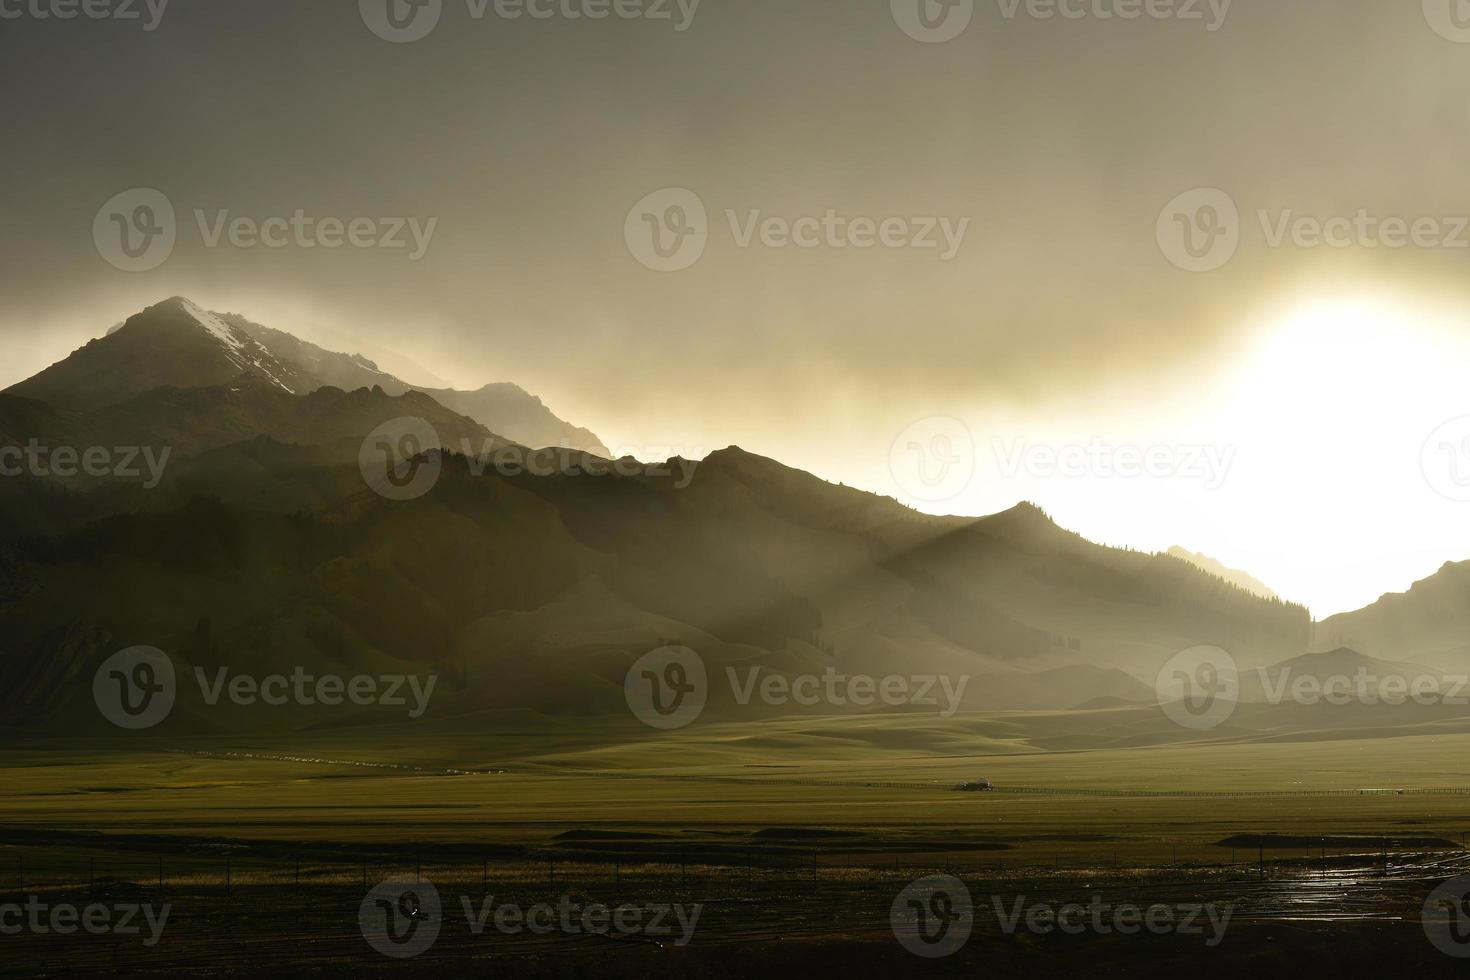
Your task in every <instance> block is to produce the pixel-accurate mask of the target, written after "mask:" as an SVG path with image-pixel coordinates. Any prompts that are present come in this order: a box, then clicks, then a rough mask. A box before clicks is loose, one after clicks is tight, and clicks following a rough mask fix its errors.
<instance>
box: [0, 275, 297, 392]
mask: <svg viewBox="0 0 1470 980" xmlns="http://www.w3.org/2000/svg"><path fill="white" fill-rule="evenodd" d="M242 373H245V374H254V375H256V376H258V377H260V378H263V379H265V380H266V381H268V382H269V383H270V384H272V385H274V386H275V387H277V388H280V389H281V390H282V391H285V392H288V393H297V392H299V393H303V394H304V393H305V392H307V391H310V390H311V389H312V388H315V387H319V386H318V385H315V384H313V383H312V380H311V378H310V377H309V376H307V375H306V374H305V373H304V372H302V371H300V370H298V369H297V368H296V367H295V366H294V365H291V364H289V363H286V362H284V361H282V360H280V359H279V358H277V357H276V356H275V355H274V354H272V353H271V352H270V351H269V350H267V349H266V348H265V346H264V345H263V344H261V343H260V342H259V341H257V340H255V339H254V338H253V337H251V336H250V335H249V334H247V333H245V332H244V331H243V330H240V329H239V328H238V327H234V326H231V325H230V324H227V323H225V322H224V321H223V320H222V319H220V318H219V317H217V316H215V315H214V314H213V313H210V312H208V311H207V310H204V309H201V308H200V307H199V306H198V305H196V304H194V303H192V302H190V301H189V300H187V299H185V298H183V297H182V296H175V297H173V298H172V299H167V300H164V301H163V302H161V303H157V304H155V305H153V306H150V307H148V308H147V309H146V310H144V311H142V312H141V313H138V314H136V315H135V316H132V317H129V318H128V320H127V321H126V322H125V323H124V324H123V325H122V327H121V329H118V330H116V331H114V332H111V333H109V334H108V335H107V336H105V337H101V338H99V339H97V340H93V341H91V342H90V343H88V344H87V345H86V346H85V347H82V348H80V349H79V350H77V351H75V352H73V353H72V354H71V355H70V356H69V357H67V358H66V359H65V360H63V361H60V362H58V363H56V364H53V365H51V367H49V368H47V369H46V370H44V371H42V372H41V373H40V374H37V375H35V376H33V377H31V378H28V379H26V380H25V381H22V382H20V383H19V384H16V385H12V386H11V387H10V388H8V389H6V391H5V394H7V395H13V396H18V397H22V398H30V399H35V400H38V401H42V402H45V403H46V404H48V405H50V406H52V407H54V408H57V409H70V410H74V411H84V412H85V411H92V410H95V409H99V408H104V407H106V406H109V405H116V404H118V403H120V402H124V401H127V400H128V399H129V398H134V397H136V396H138V395H141V394H143V393H144V392H147V391H151V390H153V389H155V388H162V387H174V388H199V387H210V386H212V385H222V384H226V383H228V382H231V381H234V380H235V379H236V378H238V377H239V376H240V375H241V374H242Z"/></svg>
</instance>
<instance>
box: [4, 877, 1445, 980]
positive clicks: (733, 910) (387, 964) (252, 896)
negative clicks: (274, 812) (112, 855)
mask: <svg viewBox="0 0 1470 980" xmlns="http://www.w3.org/2000/svg"><path fill="white" fill-rule="evenodd" d="M143 867H145V865H140V867H139V871H140V872H141V871H142V868H143ZM1463 868H1464V856H1463V853H1461V852H1453V853H1451V852H1442V853H1423V854H1418V855H1400V856H1399V858H1398V863H1396V864H1394V865H1393V866H1391V867H1389V868H1384V867H1383V866H1382V864H1381V863H1380V861H1379V859H1378V858H1377V857H1376V856H1372V855H1360V856H1358V857H1356V858H1355V857H1353V856H1347V855H1345V856H1343V857H1341V858H1339V859H1337V860H1334V861H1323V862H1318V863H1312V862H1305V861H1304V862H1301V863H1299V864H1296V865H1293V864H1290V863H1283V864H1278V865H1276V866H1274V867H1270V868H1266V869H1264V876H1263V874H1262V869H1260V868H1251V867H1248V866H1244V865H1242V866H1238V867H1214V868H1203V867H1200V868H1172V869H1149V870H1142V869H1113V868H1109V869H1106V870H1101V869H1099V870H1085V869H1070V870H1060V871H1056V870H1049V869H1031V870H1029V871H1027V870H1024V869H1016V870H1015V871H1011V872H1004V873H996V872H988V871H984V870H982V869H980V868H971V869H968V870H967V869H964V868H956V867H950V868H949V869H948V870H949V871H950V872H951V873H953V874H954V875H955V876H956V877H958V878H959V879H961V880H962V881H963V883H964V885H965V887H966V888H967V889H968V891H969V893H970V895H971V896H972V899H973V908H974V913H973V918H972V920H971V921H972V926H973V934H972V935H971V936H970V938H969V940H968V942H966V943H964V944H963V946H961V947H959V948H958V949H956V950H955V951H954V952H952V953H950V954H949V955H947V956H944V957H940V958H933V959H927V958H922V957H920V956H917V955H915V954H913V953H912V952H910V951H908V950H907V949H905V948H904V946H902V945H901V944H900V942H899V940H898V938H897V937H896V935H895V930H894V927H893V925H892V918H891V909H892V907H893V904H894V901H895V899H896V898H898V897H899V896H900V894H901V893H902V892H903V890H904V888H905V887H906V886H907V885H908V884H909V883H910V882H912V881H913V880H914V879H915V878H922V877H924V876H925V875H927V874H928V873H929V872H930V871H932V872H934V873H942V871H943V870H945V869H939V868H935V869H928V870H924V869H917V868H916V869H894V868H871V867H864V868H844V869H822V870H820V871H804V870H802V869H800V868H785V869H761V870H756V871H751V870H749V869H736V868H692V869H683V868H680V869H677V870H674V871H670V870H669V869H665V868H661V867H652V866H647V867H642V868H639V867H629V868H620V869H618V870H617V871H616V872H614V874H615V875H616V877H609V876H607V875H606V874H601V875H596V876H594V875H591V874H580V873H578V871H577V869H572V870H571V871H570V872H568V871H567V870H565V869H563V870H562V871H561V872H560V873H559V880H558V881H556V882H552V881H548V880H547V876H546V870H545V869H544V868H541V867H537V866H533V865H524V866H514V867H512V866H506V867H495V866H491V867H490V868H488V869H487V868H486V867H485V866H483V865H481V866H479V867H474V868H470V867H467V866H457V867H439V868H428V867H426V868H422V869H418V868H412V867H410V868H409V869H407V870H406V871H403V872H398V873H396V874H395V875H394V877H399V876H401V877H400V880H402V881H405V882H413V881H414V880H415V879H414V876H415V875H417V874H421V875H422V876H423V877H422V880H429V881H434V882H435V885H436V889H435V891H436V893H437V895H438V896H439V899H440V906H439V908H440V914H439V915H438V916H436V917H435V925H436V926H437V938H436V939H435V940H434V941H433V942H432V944H431V945H429V946H428V947H427V948H426V949H424V950H423V951H422V952H420V953H419V954H418V955H417V956H414V957H412V958H406V959H395V958H391V957H389V956H385V955H383V954H382V953H381V952H379V951H377V950H375V949H374V948H372V946H370V945H369V941H368V939H367V938H366V937H365V935H364V931H363V927H362V925H361V918H360V913H361V908H362V903H363V899H364V896H365V895H366V894H367V890H365V889H364V888H363V886H362V877H360V876H366V878H367V880H368V881H369V884H370V885H376V884H377V880H378V878H379V873H378V870H379V869H371V870H364V869H355V870H353V871H351V872H349V871H348V869H346V868H336V869H331V868H318V867H308V868H305V869H304V870H303V871H302V872H301V873H300V874H301V877H298V876H297V874H295V873H294V872H295V869H294V868H292V869H290V871H291V872H292V873H288V874H286V875H285V876H284V879H285V880H282V877H283V876H282V875H280V874H279V873H277V874H274V875H273V876H272V877H271V879H270V880H269V881H266V880H263V878H262V876H260V875H255V876H254V879H252V874H251V872H249V870H248V869H247V870H245V871H242V872H237V873H236V874H237V875H238V877H234V878H233V879H232V880H231V882H230V884H229V887H228V891H226V888H225V887H223V886H222V883H221V882H220V881H219V880H214V879H203V878H201V879H199V880H190V879H188V878H187V877H176V878H170V879H167V880H166V881H165V883H164V885H163V887H162V888H161V889H160V887H159V884H158V883H157V882H156V881H147V880H146V877H145V875H144V874H142V873H139V874H135V875H131V876H128V877H126V878H117V877H113V876H106V877H102V878H100V879H99V878H97V877H96V876H95V874H92V872H91V871H90V867H89V875H90V876H91V877H90V879H89V880H84V881H81V882H78V883H75V884H69V885H67V884H57V885H52V886H47V885H45V884H44V883H38V884H37V885H36V886H34V887H32V888H31V889H29V890H27V891H21V892H12V893H10V894H3V895H0V907H3V906H4V905H5V904H6V903H13V904H18V905H25V904H26V903H27V902H31V901H34V902H36V903H39V904H41V905H43V906H46V907H54V906H57V905H67V904H70V905H74V906H76V907H77V908H79V909H83V910H85V909H86V908H87V907H89V906H95V905H99V904H100V905H103V906H105V907H107V908H108V909H109V910H116V909H119V908H122V907H124V906H128V905H139V906H141V905H144V904H147V905H150V906H152V907H153V908H154V911H155V915H156V913H157V911H158V909H159V908H161V906H163V905H164V904H165V903H166V904H167V905H168V906H169V915H168V919H167V923H166V926H165V927H164V928H163V929H162V930H161V933H159V934H158V938H157V941H156V942H155V943H153V944H152V945H145V944H144V941H145V940H146V939H147V938H148V937H149V928H148V926H147V925H146V924H145V922H144V920H143V919H142V918H141V916H140V917H139V918H138V920H137V923H138V925H140V926H141V927H142V929H141V933H140V934H137V935H129V936H119V935H114V934H97V935H87V934H81V933H78V934H73V935H65V936H64V935H57V934H55V933H54V932H46V933H44V934H43V933H38V932H36V931H35V930H33V929H30V928H22V929H20V930H19V931H15V930H13V929H12V930H11V933H10V934H5V935H0V975H3V976H16V977H47V976H92V975H98V976H101V975H111V976H185V977H234V976H242V977H243V976H276V977H281V976H306V977H311V976H323V977H325V976H342V975H350V976H355V977H377V976H395V977H405V976H406V977H448V976H497V977H613V978H619V977H628V978H654V980H657V978H664V977H667V978H676V977H677V978H681V980H687V978H701V977H710V978H724V977H732V978H733V977H760V978H772V977H786V976H841V977H851V978H864V977H893V976H909V975H917V976H936V977H948V976H956V977H959V976H964V977H976V976H986V977H1034V976H1074V975H1075V976H1082V975H1086V976H1104V977H1109V976H1119V977H1124V976H1126V977H1153V976H1169V977H1172V978H1179V977H1181V976H1183V977H1190V978H1209V977H1230V978H1232V980H1239V978H1241V977H1250V978H1259V977H1278V976H1282V977H1286V976H1291V977H1297V976H1301V975H1302V974H1303V973H1304V972H1306V973H1307V974H1308V975H1314V976H1321V975H1331V974H1334V973H1337V974H1340V975H1342V976H1347V977H1355V976H1413V977H1439V976H1446V977H1448V976H1459V977H1463V976H1466V975H1467V970H1470V960H1466V959H1458V958H1455V957H1453V956H1451V955H1448V954H1447V953H1445V952H1443V951H1442V950H1441V949H1440V948H1437V947H1436V945H1435V944H1434V943H1433V942H1431V941H1430V938H1429V935H1428V933H1427V931H1426V929H1425V927H1424V925H1423V923H1422V922H1421V918H1422V916H1423V912H1424V907H1425V900H1426V899H1427V898H1428V896H1429V894H1430V893H1431V892H1432V891H1433V890H1434V889H1435V887H1436V886H1437V885H1439V884H1440V883H1441V882H1443V881H1445V880H1446V879H1450V878H1454V877H1456V876H1458V875H1459V874H1460V873H1462V871H1463ZM384 870H386V869H384ZM487 895H490V896H493V897H492V898H491V901H490V907H492V908H496V907H500V906H502V905H507V904H509V905H512V906H515V907H519V908H523V909H524V908H529V907H530V906H532V905H534V904H536V903H547V904H550V905H555V904H556V903H558V902H560V901H562V900H563V899H565V901H566V902H568V903H571V904H572V905H575V906H578V907H582V906H586V905H589V904H593V903H603V904H607V905H618V904H621V903H630V904H638V905H660V904H673V903H681V904H682V905H684V906H686V907H687V906H692V905H693V904H694V903H698V904H699V905H700V907H701V912H700V917H699V920H698V924H697V927H696V928H695V929H694V930H693V933H692V937H691V938H690V939H689V941H688V942H687V943H686V944H682V945H681V944H680V943H679V942H678V941H677V940H678V936H663V937H649V936H643V935H631V934H630V935H624V934H612V935H596V936H589V935H586V934H578V935H572V934H567V933H565V932H563V931H562V930H561V929H560V928H557V929H554V930H553V931H551V932H550V933H549V934H545V935H531V934H528V933H526V932H524V931H521V932H518V933H516V934H508V933H503V932H500V931H497V930H496V929H495V928H494V927H493V925H492V926H491V927H490V928H488V929H486V930H483V931H481V932H480V933H478V934H477V933H476V932H475V931H474V930H473V929H472V928H471V925H472V920H471V918H470V917H469V916H467V914H466V908H469V909H470V910H471V911H472V912H473V911H474V910H475V909H479V908H483V907H484V904H483V903H484V902H485V900H486V897H487ZM1093 895H1099V896H1101V900H1102V901H1106V902H1108V903H1128V904H1132V905H1136V906H1138V907H1140V908H1148V907H1151V906H1160V905H1162V906H1170V907H1178V906H1189V905H1213V906H1214V907H1216V908H1217V909H1220V908H1224V907H1225V906H1227V905H1228V906H1229V907H1230V909H1231V912H1232V914H1231V918H1230V920H1229V922H1228V926H1227V927H1226V928H1225V929H1224V930H1223V931H1221V932H1219V934H1218V935H1215V936H1212V935H1211V929H1210V927H1209V926H1208V925H1207V922H1206V920H1204V919H1203V918H1201V919H1200V931H1199V932H1191V934H1188V935H1182V934H1178V933H1176V932H1172V931H1167V932H1164V933H1162V934H1149V933H1146V932H1145V933H1140V934H1137V935H1127V936H1125V935H1119V934H1116V933H1108V934H1098V933H1097V932H1095V931H1093V930H1092V929H1086V930H1083V931H1081V932H1080V933H1079V934H1067V933H1063V932H1060V931H1058V930H1055V929H1050V930H1044V931H1042V930H1034V929H1030V928H1027V926H1026V925H1025V924H1024V923H1022V924H1021V925H1020V926H1019V927H1018V928H1011V929H1007V928H1006V927H1005V925H1004V923H1003V921H1002V918H1003V917H1002V916H1001V915H999V914H998V913H997V907H1014V903H1016V902H1017V901H1018V900H1022V904H1023V905H1025V906H1027V907H1030V906H1032V905H1043V906H1049V907H1051V908H1058V907H1060V906H1062V905H1064V904H1067V903H1076V904H1079V905H1084V906H1085V905H1087V904H1088V903H1089V902H1091V901H1092V896H1093ZM466 903H468V904H466ZM111 914H116V913H115V911H114V912H112V913H111ZM16 921H18V920H17V918H16V913H14V912H12V913H11V917H10V919H8V920H6V922H7V923H14V922H16ZM1454 935H1456V936H1459V935H1460V933H1455V934H1454ZM1465 936H1466V940H1467V943H1470V933H1466V934H1465ZM1212 939H1213V940H1214V943H1213V945H1212V944H1211V942H1212ZM1466 951H1467V952H1470V949H1467V950H1466Z"/></svg>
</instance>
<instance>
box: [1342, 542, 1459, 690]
mask: <svg viewBox="0 0 1470 980" xmlns="http://www.w3.org/2000/svg"><path fill="white" fill-rule="evenodd" d="M1315 636H1316V643H1315V646H1317V647H1318V648H1322V647H1336V646H1343V645H1347V646H1352V647H1355V648H1357V649H1359V650H1367V651H1371V652H1372V653H1373V654H1375V655H1378V656H1382V657H1386V658H1389V659H1396V660H1398V659H1402V660H1412V661H1417V662H1420V663H1425V664H1430V665H1432V666H1435V667H1438V668H1440V669H1442V670H1455V671H1470V561H1464V562H1448V563H1446V564H1445V565H1444V566H1443V567H1441V568H1440V570H1439V571H1438V572H1436V573H1435V574H1433V575H1431V576H1429V577H1428V578H1426V579H1423V580H1421V581H1418V582H1415V583H1414V584H1413V585H1412V586H1411V587H1410V588H1409V590H1408V591H1407V592H1399V593H1390V594H1388V595H1385V596H1383V597H1382V598H1380V599H1379V600H1378V601H1377V602H1375V603H1373V604H1372V605H1370V606H1366V607H1365V608H1363V609H1359V610H1357V611H1355V612H1348V613H1341V614H1339V615H1336V616H1331V617H1329V618H1327V619H1325V620H1323V621H1322V622H1320V623H1318V624H1317V626H1316V630H1315Z"/></svg>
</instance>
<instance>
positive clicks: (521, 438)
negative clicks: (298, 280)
mask: <svg viewBox="0 0 1470 980" xmlns="http://www.w3.org/2000/svg"><path fill="white" fill-rule="evenodd" d="M221 319H222V320H223V321H224V322H226V323H228V324H229V325H230V326H232V327H234V328H237V329H239V330H241V331H243V332H244V333H246V334H248V335H249V336H250V337H252V338H254V339H255V340H256V341H257V342H259V343H260V344H261V345H262V346H264V347H265V348H266V349H267V350H269V351H270V352H271V353H272V354H273V355H274V356H275V357H276V358H277V359H278V360H280V361H282V362H284V363H288V364H291V365H293V366H295V367H296V368H297V369H298V370H300V371H301V372H303V373H305V374H306V375H307V376H309V377H310V378H311V379H312V381H313V384H314V385H316V386H322V385H331V386H333V387H336V388H343V389H345V390H348V391H351V390H352V389H354V388H372V387H381V388H382V389H383V390H384V391H386V392H388V393H389V394H390V395H401V394H403V393H404V392H407V391H411V390H414V388H415V386H413V385H410V384H408V383H407V382H405V381H401V380H399V379H398V378H395V377H394V376H393V375H391V374H388V373H387V372H385V371H382V370H379V368H378V366H377V365H376V364H374V363H373V362H372V361H370V360H368V359H367V358H365V357H363V356H362V355H360V354H340V353H337V352H335V351H329V350H325V349H323V348H321V347H318V346H317V345H315V344H311V343H308V342H306V341H304V340H300V339H298V338H296V337H293V336H292V335H291V334H289V333H286V332H285V331H283V330H276V329H274V328H272V327H266V326H262V325H260V324H258V323H252V322H251V321H249V320H247V319H245V318H244V317H242V316H240V315H238V314H234V313H226V314H223V315H222V317H221ZM418 390H420V391H423V392H424V393H425V394H427V395H429V396H430V397H432V398H433V399H434V400H435V401H437V402H439V404H441V405H443V406H445V407H446V408H449V409H453V410H454V411H455V412H457V413H459V414H460V415H468V416H469V417H470V418H472V419H475V420H476V421H478V422H479V423H480V424H481V425H484V426H486V427H487V428H489V429H492V430H494V431H495V432H499V433H501V434H502V435H504V436H505V437H506V438H508V439H513V440H514V441H516V442H518V443H520V444H521V445H523V446H531V447H533V448H541V447H544V446H553V447H565V448H569V449H576V450H580V451H581V452H588V453H593V454H594V455H597V456H601V457H603V458H604V459H606V458H610V457H611V452H610V451H609V450H608V448H607V447H606V446H604V445H603V444H602V440H600V439H598V438H597V436H596V435H594V434H593V433H591V432H589V431H588V430H586V429H583V428H579V427H577V426H574V425H571V424H570V423H568V422H564V421H562V420H561V419H559V418H557V416H556V415H555V414H554V413H553V412H552V411H551V409H549V408H547V407H546V405H545V404H543V403H542V401H541V399H539V398H537V397H536V396H535V395H532V394H530V393H529V392H527V391H525V390H524V389H522V388H520V387H518V386H516V385H513V384H508V383H501V384H489V385H486V386H484V387H483V388H480V389H479V390H477V391H456V390H454V389H452V388H418Z"/></svg>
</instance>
